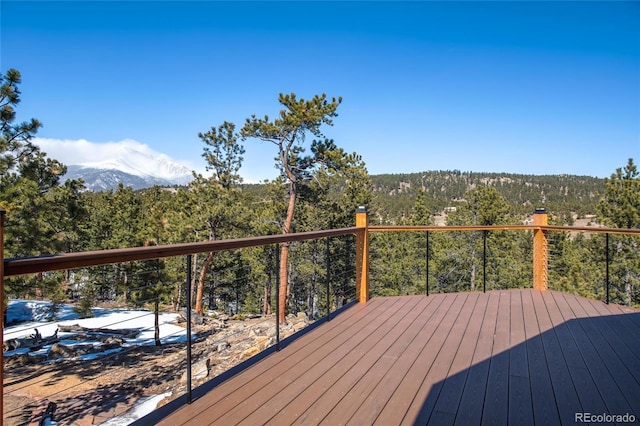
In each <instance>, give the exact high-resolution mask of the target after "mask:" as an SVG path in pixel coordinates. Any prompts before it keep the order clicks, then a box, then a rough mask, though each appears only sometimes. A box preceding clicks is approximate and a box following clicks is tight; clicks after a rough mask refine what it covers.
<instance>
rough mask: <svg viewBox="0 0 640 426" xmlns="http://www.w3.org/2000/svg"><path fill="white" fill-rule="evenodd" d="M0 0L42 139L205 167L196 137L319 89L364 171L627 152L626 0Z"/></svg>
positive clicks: (4, 38)
mask: <svg viewBox="0 0 640 426" xmlns="http://www.w3.org/2000/svg"><path fill="white" fill-rule="evenodd" d="M0 5H1V6H0V7H1V13H2V15H1V28H2V29H1V32H0V35H1V40H0V48H1V55H0V58H1V63H0V68H1V70H2V72H5V71H6V69H7V68H10V67H11V68H17V69H18V70H20V71H21V73H22V78H23V83H22V85H21V90H22V102H21V104H20V105H19V107H18V116H19V119H21V120H24V119H29V118H31V117H36V118H38V119H39V120H40V121H42V122H43V124H44V127H43V128H42V129H41V131H40V132H39V133H38V136H39V137H43V138H51V139H60V140H79V139H84V140H88V141H91V142H96V143H106V142H118V141H122V140H131V139H133V140H136V141H138V142H140V143H143V144H146V145H148V146H149V147H151V148H152V149H154V150H156V151H159V152H162V153H165V154H168V155H169V156H171V157H172V158H174V159H176V160H179V161H182V162H185V163H187V164H189V165H190V167H192V168H195V169H203V168H204V162H203V160H202V158H201V153H202V148H203V145H202V142H201V141H200V139H199V138H198V137H197V134H198V132H204V131H207V130H208V129H209V128H211V127H212V126H218V125H219V124H221V123H222V122H223V121H225V120H227V121H232V122H235V123H236V124H238V125H239V126H241V125H242V123H244V120H245V119H246V118H247V117H249V116H250V115H251V114H257V115H258V116H262V115H264V114H268V115H270V116H274V115H275V114H277V112H278V111H279V109H280V108H279V107H280V105H279V104H278V102H277V97H278V94H279V93H281V92H282V93H291V92H295V93H296V94H297V95H298V96H301V97H304V98H310V97H312V96H313V95H314V94H319V93H326V94H327V95H328V96H330V97H331V96H336V97H337V96H342V97H343V99H344V100H343V103H342V105H341V106H340V107H339V109H338V113H339V116H338V117H337V118H336V119H335V125H334V127H332V128H326V129H325V134H326V135H327V136H328V137H331V138H333V139H334V140H335V141H336V143H337V144H338V145H339V146H341V147H343V148H344V149H345V150H346V151H349V152H351V151H356V152H358V153H359V154H361V155H362V157H363V159H364V161H365V162H366V164H367V167H368V169H369V172H370V173H371V174H380V173H407V172H420V171H425V170H453V169H457V170H462V171H476V172H482V171H485V172H511V173H526V174H562V173H567V174H578V175H590V176H600V177H606V176H609V175H610V174H611V173H613V172H614V171H615V169H616V168H617V167H622V166H624V165H625V164H626V162H627V159H628V158H629V157H633V158H634V159H635V160H636V163H640V3H639V2H394V3H388V2H340V1H336V2H266V1H265V2H241V1H239V2H207V1H194V2H168V1H163V2H152V1H138V2H126V1H117V2H80V1H71V2H52V1H47V2H32V1H23V2H13V1H6V0H3V1H2V2H1V3H0ZM244 146H245V149H246V154H245V162H244V166H243V169H242V174H243V176H244V177H245V178H246V179H247V180H249V181H258V180H261V179H265V178H273V177H275V175H276V170H275V168H274V161H273V157H274V156H275V155H276V151H275V147H274V146H273V145H270V144H268V143H265V142H259V141H255V140H248V141H245V142H244ZM50 154H51V153H50ZM89 155H90V154H89ZM52 156H54V155H52ZM60 160H62V161H63V162H64V161H65V159H64V158H60Z"/></svg>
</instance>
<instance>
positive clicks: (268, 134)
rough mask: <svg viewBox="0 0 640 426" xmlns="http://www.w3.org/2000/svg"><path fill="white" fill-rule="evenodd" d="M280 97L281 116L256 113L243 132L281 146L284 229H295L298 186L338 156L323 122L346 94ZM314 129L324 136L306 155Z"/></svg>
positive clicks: (284, 289)
mask: <svg viewBox="0 0 640 426" xmlns="http://www.w3.org/2000/svg"><path fill="white" fill-rule="evenodd" d="M278 101H279V102H280V104H282V106H284V108H285V109H283V110H281V111H280V115H279V117H278V118H276V119H274V120H273V121H269V117H268V116H265V117H264V118H257V117H256V116H255V115H252V116H251V118H249V119H247V121H246V123H245V125H244V127H243V128H242V130H241V134H242V136H243V137H244V138H257V139H260V140H263V141H267V142H270V143H273V144H274V145H276V147H277V148H278V157H277V164H278V167H279V168H280V172H281V175H282V177H283V179H284V181H285V182H286V185H287V192H288V207H287V215H286V218H285V220H284V223H283V227H282V232H283V233H285V234H288V233H290V232H293V229H292V225H293V215H294V210H295V205H296V201H297V198H298V189H299V185H300V183H301V182H302V181H304V180H306V179H309V178H310V176H311V174H312V172H313V170H314V168H316V167H317V166H318V165H320V164H325V165H327V166H329V167H332V166H331V165H330V162H331V161H332V160H334V159H335V151H336V150H337V148H336V146H335V144H334V142H333V141H332V140H330V139H327V138H325V137H324V135H323V134H322V132H321V131H320V127H321V126H322V125H323V124H326V125H329V126H331V125H332V124H333V118H334V117H336V116H337V113H336V110H337V108H338V106H339V105H340V103H341V102H342V98H338V99H337V100H336V99H335V98H333V99H332V100H331V102H329V101H328V99H327V96H326V95H325V94H322V95H321V96H319V95H316V96H314V97H313V98H312V99H311V100H309V101H306V100H304V99H302V98H300V99H298V98H297V97H296V95H295V94H294V93H291V94H289V95H284V94H280V96H279V97H278ZM308 133H310V134H312V135H313V136H315V137H318V138H322V140H314V141H313V142H312V144H311V152H312V154H311V155H305V154H304V152H305V148H304V142H305V139H306V136H307V134H308ZM288 254H289V244H283V245H282V248H281V255H280V262H281V263H280V272H279V273H280V286H281V291H280V300H279V301H278V303H279V305H280V318H279V320H280V321H281V322H284V318H285V308H286V299H287V297H288V296H289V290H290V288H289V285H288V275H287V265H288V263H287V262H288Z"/></svg>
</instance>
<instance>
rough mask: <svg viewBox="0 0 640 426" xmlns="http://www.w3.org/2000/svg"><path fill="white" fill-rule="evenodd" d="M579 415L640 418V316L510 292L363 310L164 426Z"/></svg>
mask: <svg viewBox="0 0 640 426" xmlns="http://www.w3.org/2000/svg"><path fill="white" fill-rule="evenodd" d="M576 413H591V414H592V415H601V414H610V415H624V414H627V413H629V414H633V415H635V418H636V421H638V420H637V419H640V312H639V311H637V310H632V309H628V308H624V307H620V306H617V305H609V306H607V305H605V304H604V303H602V302H598V301H593V300H588V299H584V298H581V297H575V296H572V295H568V294H563V293H558V292H554V291H547V292H538V291H535V290H510V291H495V292H488V293H486V294H482V293H450V294H436V295H431V296H407V297H393V298H374V299H372V300H371V301H369V302H368V303H366V304H359V305H355V306H353V307H351V308H349V309H347V310H346V311H345V312H343V313H341V314H340V315H338V316H336V317H335V318H334V319H333V320H331V321H330V322H327V323H325V324H322V325H321V326H319V327H317V328H316V329H314V330H312V331H311V332H309V333H307V334H305V335H304V336H302V337H300V338H298V339H296V340H294V341H293V342H292V343H291V344H289V345H288V346H287V347H286V348H284V349H282V350H281V351H280V352H277V353H273V354H271V355H269V356H267V357H266V358H264V359H263V360H261V361H260V362H258V363H256V364H254V365H253V366H251V367H250V368H248V369H246V370H244V371H243V372H242V373H240V374H238V375H236V376H234V377H232V378H231V379H229V380H227V381H226V382H224V383H222V384H220V385H219V386H217V387H216V388H214V389H213V390H212V391H210V392H209V393H207V394H206V395H205V396H203V397H201V398H200V399H198V400H196V401H194V402H193V403H192V404H190V405H186V406H183V407H181V408H180V409H178V410H177V411H175V412H174V413H173V414H171V415H170V416H169V417H166V418H165V419H164V420H163V422H162V423H161V424H164V425H170V426H175V425H207V424H210V425H232V424H244V425H257V424H272V425H283V424H304V425H309V424H312V425H315V424H326V425H338V424H354V425H368V424H379V425H397V424H417V425H423V424H434V425H443V424H462V425H469V424H480V423H482V424H485V423H488V424H500V425H502V424H514V425H515V424H518V425H527V424H544V425H553V424H576ZM577 423H580V422H577Z"/></svg>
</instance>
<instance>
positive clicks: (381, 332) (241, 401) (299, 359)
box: [211, 299, 418, 425]
mask: <svg viewBox="0 0 640 426" xmlns="http://www.w3.org/2000/svg"><path fill="white" fill-rule="evenodd" d="M402 301H403V303H396V302H395V301H390V304H392V306H391V307H390V308H389V309H386V310H385V312H384V315H380V316H378V317H376V318H371V320H370V321H368V323H367V324H366V325H365V326H364V327H363V328H362V329H361V330H357V329H354V331H352V332H349V333H348V335H350V336H352V338H350V339H346V340H345V341H344V342H343V343H342V345H340V346H338V347H337V348H336V349H337V350H336V351H333V350H331V348H332V345H325V344H322V343H318V344H315V345H312V346H311V350H310V351H309V353H304V354H301V353H297V354H295V355H289V356H287V358H286V359H287V361H288V362H287V363H286V366H287V368H286V369H284V370H282V371H275V372H274V371H271V370H268V371H266V372H265V373H264V374H263V375H262V377H261V378H260V379H261V387H264V388H265V390H266V391H265V392H261V394H260V396H259V397H258V398H250V399H249V398H246V397H245V396H244V395H242V394H241V395H237V396H236V398H235V401H234V402H233V404H232V407H231V409H230V410H229V411H227V412H226V414H225V416H224V417H223V418H220V419H219V423H220V424H223V425H224V424H238V423H240V422H241V421H243V420H244V419H245V418H246V417H247V416H248V415H249V414H251V413H253V412H255V411H257V410H259V409H260V408H261V407H263V406H264V405H265V404H266V403H267V402H268V401H269V399H271V398H272V397H273V396H275V395H279V394H282V396H283V397H284V398H285V399H286V400H288V401H290V400H291V399H293V398H295V397H296V396H297V395H294V393H295V390H294V387H292V386H290V384H291V383H293V381H294V378H297V377H303V376H304V375H305V373H309V372H310V373H311V374H312V375H313V376H314V378H316V379H317V380H316V381H315V382H314V383H313V384H312V385H311V386H313V387H315V388H320V389H329V387H330V386H332V385H333V384H334V383H335V381H336V378H337V377H339V376H340V375H341V374H344V373H345V371H347V370H348V368H347V366H350V365H358V361H359V360H360V358H362V356H363V354H365V353H367V351H369V350H371V348H372V347H373V346H374V345H375V341H376V340H379V339H382V338H384V337H385V336H386V333H387V332H388V330H389V329H391V328H392V327H393V326H394V325H395V322H396V321H398V320H399V318H400V315H399V314H398V313H399V312H401V311H402V308H403V307H406V305H410V307H411V308H413V307H414V306H415V304H416V302H418V301H417V300H411V299H403V300H402ZM358 334H359V336H358ZM353 337H355V338H353ZM283 356H286V355H284V354H283ZM292 356H293V358H292ZM319 362H321V364H318V363H319ZM312 367H313V368H312ZM292 369H293V370H294V371H293V372H292V371H291V370H292ZM258 414H259V415H260V416H261V417H262V415H263V414H267V417H264V418H269V416H268V413H262V411H261V412H259V413H258ZM211 424H216V423H211Z"/></svg>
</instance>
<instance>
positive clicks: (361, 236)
mask: <svg viewBox="0 0 640 426" xmlns="http://www.w3.org/2000/svg"><path fill="white" fill-rule="evenodd" d="M356 227H358V228H364V231H363V232H358V233H356V297H357V298H358V302H360V303H365V302H366V301H367V300H369V229H368V227H369V214H368V212H367V209H366V208H365V207H364V206H360V207H358V210H356Z"/></svg>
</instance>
